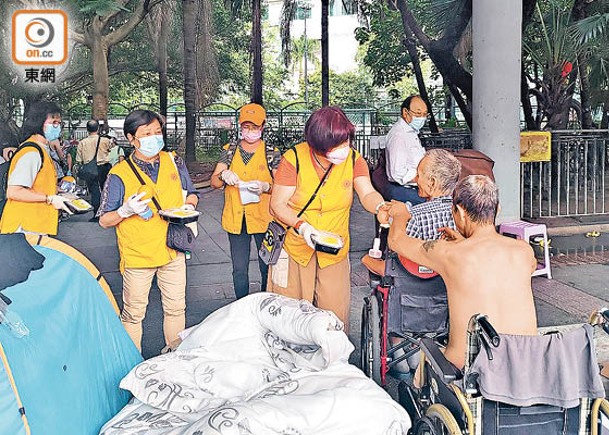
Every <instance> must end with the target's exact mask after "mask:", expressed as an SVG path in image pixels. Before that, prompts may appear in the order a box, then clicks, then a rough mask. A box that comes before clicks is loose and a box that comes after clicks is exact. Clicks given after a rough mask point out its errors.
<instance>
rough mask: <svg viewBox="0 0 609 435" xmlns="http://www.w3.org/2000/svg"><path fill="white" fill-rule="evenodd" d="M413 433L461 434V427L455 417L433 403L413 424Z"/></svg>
mask: <svg viewBox="0 0 609 435" xmlns="http://www.w3.org/2000/svg"><path fill="white" fill-rule="evenodd" d="M412 433H413V434H414V435H461V434H462V432H461V429H460V428H459V424H458V423H457V420H455V417H454V416H453V415H452V414H451V412H450V411H449V410H448V408H446V406H444V405H441V404H439V403H434V404H433V405H431V406H430V407H429V408H427V411H425V417H423V418H421V419H420V420H419V421H417V423H416V424H415V426H414V430H413V431H412Z"/></svg>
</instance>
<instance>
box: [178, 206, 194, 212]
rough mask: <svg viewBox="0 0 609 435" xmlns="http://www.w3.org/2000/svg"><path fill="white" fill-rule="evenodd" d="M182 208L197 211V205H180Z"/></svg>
mask: <svg viewBox="0 0 609 435" xmlns="http://www.w3.org/2000/svg"><path fill="white" fill-rule="evenodd" d="M180 210H189V211H195V206H194V205H192V204H184V205H183V206H182V207H180Z"/></svg>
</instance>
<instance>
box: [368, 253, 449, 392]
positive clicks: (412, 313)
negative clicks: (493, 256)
mask: <svg viewBox="0 0 609 435" xmlns="http://www.w3.org/2000/svg"><path fill="white" fill-rule="evenodd" d="M385 257H386V261H385V273H384V276H382V277H380V276H378V275H375V274H374V273H372V272H370V287H371V289H372V292H371V294H370V296H368V297H365V298H364V305H363V308H362V329H361V343H360V344H361V350H362V351H361V361H360V368H361V369H362V371H363V372H364V373H366V374H367V375H368V376H369V377H370V378H372V379H373V380H374V381H375V382H376V383H378V384H379V385H381V386H385V385H386V381H387V379H386V377H387V375H388V374H392V373H394V371H397V370H396V365H397V364H399V363H401V362H402V361H406V360H408V359H409V358H411V357H412V356H414V355H415V354H416V353H418V352H419V339H421V338H422V337H428V338H431V339H432V340H440V341H441V340H442V339H444V338H447V336H448V335H447V331H448V304H447V299H446V286H445V285H444V281H443V280H442V278H441V277H440V276H439V275H438V274H437V273H435V272H434V271H432V270H430V269H427V268H425V267H422V266H419V265H417V264H415V263H413V262H411V261H409V260H407V259H405V258H402V257H400V256H399V255H398V254H396V253H394V252H391V251H388V252H387V253H386V255H385ZM390 336H394V337H398V338H399V339H402V340H403V341H401V342H400V343H399V344H397V345H391V343H390V340H389V337H390Z"/></svg>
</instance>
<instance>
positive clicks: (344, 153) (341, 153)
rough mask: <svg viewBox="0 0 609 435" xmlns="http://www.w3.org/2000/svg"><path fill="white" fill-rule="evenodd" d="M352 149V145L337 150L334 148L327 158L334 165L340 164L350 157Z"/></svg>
mask: <svg viewBox="0 0 609 435" xmlns="http://www.w3.org/2000/svg"><path fill="white" fill-rule="evenodd" d="M350 151H351V148H350V147H342V148H338V149H335V150H332V151H330V152H328V153H327V154H326V159H328V161H329V162H330V163H332V164H334V165H340V164H341V163H342V162H344V161H345V160H347V157H349V152H350Z"/></svg>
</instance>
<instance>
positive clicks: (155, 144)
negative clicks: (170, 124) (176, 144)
mask: <svg viewBox="0 0 609 435" xmlns="http://www.w3.org/2000/svg"><path fill="white" fill-rule="evenodd" d="M138 140H139V141H140V147H139V150H140V153H142V154H144V155H145V156H146V157H148V158H150V157H154V156H156V155H157V154H158V153H159V152H160V151H161V150H162V149H163V147H164V146H165V143H164V142H163V135H162V134H156V135H154V136H146V137H142V138H138Z"/></svg>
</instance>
